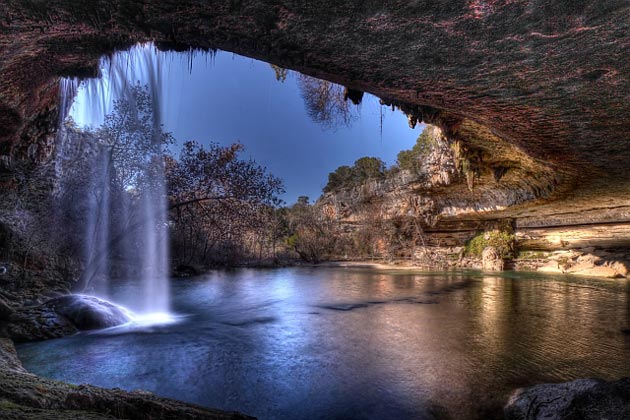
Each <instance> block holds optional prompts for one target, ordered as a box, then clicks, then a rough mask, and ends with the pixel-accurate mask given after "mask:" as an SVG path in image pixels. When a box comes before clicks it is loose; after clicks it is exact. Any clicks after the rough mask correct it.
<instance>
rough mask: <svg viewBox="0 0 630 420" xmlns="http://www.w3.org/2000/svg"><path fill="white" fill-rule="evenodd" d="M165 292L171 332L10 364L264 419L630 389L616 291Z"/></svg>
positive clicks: (487, 280)
mask: <svg viewBox="0 0 630 420" xmlns="http://www.w3.org/2000/svg"><path fill="white" fill-rule="evenodd" d="M172 288H173V295H174V307H175V310H176V311H177V313H180V314H187V315H188V317H186V318H184V320H183V321H182V322H180V323H179V324H176V325H171V326H164V327H163V328H161V329H160V330H158V331H155V332H153V333H151V334H147V333H144V334H142V333H130V334H127V335H122V336H115V337H94V336H90V335H83V336H77V337H71V338H66V339H62V340H52V341H48V342H42V343H33V344H27V345H22V346H20V348H19V353H20V357H21V358H22V359H23V361H24V362H25V365H26V366H27V368H29V369H31V370H32V371H34V372H36V373H40V374H43V375H47V376H52V377H55V378H59V379H63V380H68V381H71V382H75V383H82V382H90V383H94V384H97V385H102V386H108V387H114V386H117V387H121V388H125V389H137V388H143V389H148V390H150V391H153V392H156V393H158V394H160V395H164V396H169V397H174V398H179V399H183V400H187V401H190V402H194V403H198V404H202V405H207V406H213V407H219V408H224V409H230V410H239V411H243V412H245V413H248V414H251V415H255V416H258V417H259V418H261V419H294V418H309V419H319V418H321V419H330V418H343V419H381V418H397V419H405V418H409V419H433V418H437V419H492V418H498V417H499V415H500V411H501V406H502V405H503V404H504V402H505V401H506V398H507V396H508V395H509V393H510V392H511V390H512V389H513V388H515V387H518V386H524V385H529V384H533V383H537V382H541V381H563V380H569V379H574V378H577V377H600V378H604V379H617V378H620V377H622V376H628V375H630V366H628V365H627V364H626V363H625V362H624V361H625V360H628V357H629V356H630V339H629V338H628V337H627V336H625V335H624V334H623V333H622V332H621V329H622V328H624V327H627V326H628V323H629V302H628V283H627V282H625V281H623V282H611V281H594V280H578V279H564V278H561V277H560V278H559V277H543V276H537V275H531V274H529V275H524V274H518V273H512V274H510V275H506V276H482V275H481V274H479V273H466V272H461V273H455V272H450V273H422V272H410V271H375V270H367V269H357V268H318V269H313V268H298V269H283V270H239V271H235V272H217V273H214V274H212V275H209V276H208V277H207V278H205V279H204V280H181V281H176V282H174V283H173V286H172ZM131 292H132V291H131V290H130V289H125V288H120V289H119V290H117V293H118V294H119V297H120V300H122V301H124V300H125V298H129V297H128V296H127V294H128V293H129V294H130V293H131Z"/></svg>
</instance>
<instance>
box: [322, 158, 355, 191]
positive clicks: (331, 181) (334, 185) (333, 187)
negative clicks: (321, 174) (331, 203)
mask: <svg viewBox="0 0 630 420" xmlns="http://www.w3.org/2000/svg"><path fill="white" fill-rule="evenodd" d="M350 185H352V168H351V167H349V166H346V165H343V166H340V167H338V168H337V169H335V170H334V172H331V173H329V174H328V183H327V184H326V186H325V187H324V192H325V193H328V192H335V191H338V190H340V189H343V188H345V187H348V186H350Z"/></svg>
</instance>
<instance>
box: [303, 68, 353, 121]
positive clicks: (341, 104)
mask: <svg viewBox="0 0 630 420" xmlns="http://www.w3.org/2000/svg"><path fill="white" fill-rule="evenodd" d="M297 81H298V86H299V88H300V92H301V94H302V99H303V100H304V105H305V106H306V112H307V113H308V115H309V117H310V118H311V119H312V120H313V121H315V122H316V123H318V124H321V125H322V126H324V127H326V128H330V129H336V128H337V127H340V126H348V125H350V124H351V123H352V121H353V120H354V119H355V115H354V113H353V110H352V108H351V106H350V102H349V101H347V100H346V95H345V89H344V87H343V86H340V85H337V84H335V83H332V82H329V81H326V80H321V79H316V78H314V77H309V76H306V75H303V74H300V75H298V78H297Z"/></svg>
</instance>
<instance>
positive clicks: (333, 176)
mask: <svg viewBox="0 0 630 420" xmlns="http://www.w3.org/2000/svg"><path fill="white" fill-rule="evenodd" d="M385 174H386V167H385V162H383V161H382V160H381V159H379V158H376V157H362V158H360V159H357V160H356V161H355V162H354V165H352V166H340V167H338V168H337V169H335V170H334V171H333V172H331V173H329V174H328V183H327V184H326V186H325V187H324V192H325V193H329V192H336V191H339V190H342V189H345V188H352V187H356V186H358V185H361V184H363V183H364V182H366V181H368V180H371V179H383V178H385Z"/></svg>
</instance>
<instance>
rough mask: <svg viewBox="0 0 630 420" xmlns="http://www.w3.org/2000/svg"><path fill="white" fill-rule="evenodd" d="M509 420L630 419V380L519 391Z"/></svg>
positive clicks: (508, 408) (587, 381)
mask: <svg viewBox="0 0 630 420" xmlns="http://www.w3.org/2000/svg"><path fill="white" fill-rule="evenodd" d="M504 412H505V417H506V419H507V420H538V419H545V420H604V419H610V420H613V419H627V418H630V378H624V379H621V380H619V381H615V382H605V381H601V380H597V379H577V380H575V381H571V382H564V383H560V384H541V385H536V386H533V387H530V388H525V389H519V390H517V391H516V392H515V393H514V394H513V395H512V396H511V397H510V401H509V402H508V404H507V405H506V407H505V409H504Z"/></svg>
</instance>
